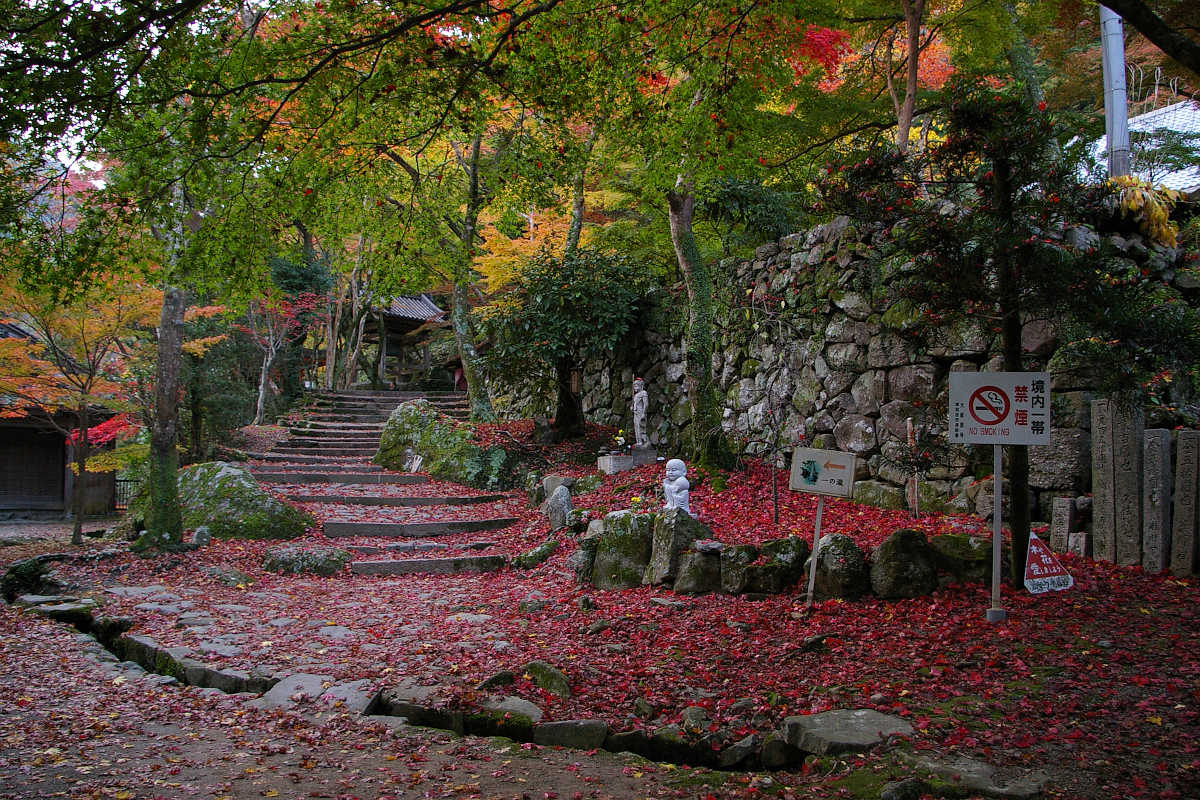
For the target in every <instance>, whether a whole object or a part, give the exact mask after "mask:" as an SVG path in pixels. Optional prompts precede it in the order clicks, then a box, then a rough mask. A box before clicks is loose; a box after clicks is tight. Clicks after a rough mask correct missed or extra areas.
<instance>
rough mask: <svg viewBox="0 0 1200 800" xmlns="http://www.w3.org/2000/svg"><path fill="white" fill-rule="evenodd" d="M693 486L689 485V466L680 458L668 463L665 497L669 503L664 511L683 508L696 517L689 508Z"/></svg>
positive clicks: (664, 485)
mask: <svg viewBox="0 0 1200 800" xmlns="http://www.w3.org/2000/svg"><path fill="white" fill-rule="evenodd" d="M691 488H692V485H691V484H690V483H688V479H687V466H686V465H685V464H684V463H683V462H682V461H680V460H679V459H678V458H672V459H671V460H670V461H668V462H667V477H666V478H664V479H663V497H665V498H666V500H667V502H666V503H664V504H663V509H664V510H669V509H672V508H682V509H683V510H684V511H685V512H686V513H687V515H688V516H694V515H693V514H692V509H691V508H690V507H689V505H688V504H689V502H690V495H691Z"/></svg>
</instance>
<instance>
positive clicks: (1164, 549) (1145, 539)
mask: <svg viewBox="0 0 1200 800" xmlns="http://www.w3.org/2000/svg"><path fill="white" fill-rule="evenodd" d="M1142 467H1143V470H1144V476H1143V479H1142V569H1143V570H1144V571H1145V572H1146V573H1147V574H1150V575H1157V574H1159V573H1160V572H1163V571H1165V570H1166V568H1167V564H1168V563H1169V562H1170V560H1171V432H1170V431H1169V430H1167V429H1165V428H1151V429H1149V430H1147V431H1146V432H1145V435H1144V438H1143V440H1142Z"/></svg>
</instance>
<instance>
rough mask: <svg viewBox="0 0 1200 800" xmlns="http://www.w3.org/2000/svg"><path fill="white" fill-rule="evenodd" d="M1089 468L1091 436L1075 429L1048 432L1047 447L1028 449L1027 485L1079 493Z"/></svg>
mask: <svg viewBox="0 0 1200 800" xmlns="http://www.w3.org/2000/svg"><path fill="white" fill-rule="evenodd" d="M1091 467H1092V448H1091V436H1090V435H1089V434H1088V432H1087V431H1084V430H1080V429H1078V428H1059V427H1057V426H1055V427H1052V428H1051V429H1050V444H1049V445H1044V446H1042V447H1031V448H1029V485H1030V486H1031V487H1032V488H1034V489H1062V490H1065V491H1070V492H1076V493H1078V492H1081V491H1083V489H1084V482H1085V476H1086V475H1087V473H1088V471H1089V470H1090V469H1091Z"/></svg>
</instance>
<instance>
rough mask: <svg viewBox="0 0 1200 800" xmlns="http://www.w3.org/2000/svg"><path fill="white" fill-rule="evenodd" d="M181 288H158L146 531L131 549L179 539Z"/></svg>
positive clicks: (181, 525)
mask: <svg viewBox="0 0 1200 800" xmlns="http://www.w3.org/2000/svg"><path fill="white" fill-rule="evenodd" d="M185 305H186V304H185V302H184V294H183V290H182V289H177V288H174V287H171V286H168V287H166V288H165V289H163V304H162V317H161V321H160V322H159V327H158V365H157V374H156V383H155V390H154V421H153V424H152V425H151V426H150V465H149V477H148V484H149V485H148V488H149V493H150V501H149V503H148V504H147V510H146V532H145V533H144V534H142V536H141V538H140V539H138V542H137V547H138V548H139V549H144V548H148V547H167V546H171V545H174V544H178V543H179V542H180V541H182V540H183V520H182V518H181V514H180V509H179V484H178V478H177V472H178V469H179V456H178V454H177V453H176V451H175V444H176V440H177V438H178V430H177V428H178V419H177V417H178V410H179V367H180V362H181V360H182V353H183V350H182V344H183V310H184V306H185Z"/></svg>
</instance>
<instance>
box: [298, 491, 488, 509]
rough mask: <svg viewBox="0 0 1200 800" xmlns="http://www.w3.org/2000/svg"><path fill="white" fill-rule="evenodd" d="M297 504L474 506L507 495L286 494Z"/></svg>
mask: <svg viewBox="0 0 1200 800" xmlns="http://www.w3.org/2000/svg"><path fill="white" fill-rule="evenodd" d="M285 496H286V497H288V498H289V499H291V500H294V501H295V502H297V503H332V504H335V505H342V506H398V507H399V506H406V507H411V506H473V505H478V504H479V503H493V502H495V501H497V500H504V499H505V497H506V495H502V494H481V495H454V496H441V497H375V496H362V495H342V494H286V495H285Z"/></svg>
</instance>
